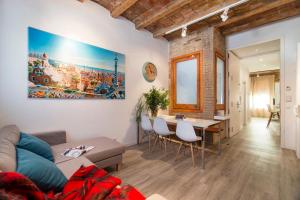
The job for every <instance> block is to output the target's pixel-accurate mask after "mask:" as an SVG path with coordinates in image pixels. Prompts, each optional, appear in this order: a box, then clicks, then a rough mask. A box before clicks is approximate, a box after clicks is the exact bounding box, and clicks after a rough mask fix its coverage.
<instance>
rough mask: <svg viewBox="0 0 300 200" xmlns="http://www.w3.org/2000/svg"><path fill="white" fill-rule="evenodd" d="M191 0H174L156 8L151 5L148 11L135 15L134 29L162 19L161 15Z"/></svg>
mask: <svg viewBox="0 0 300 200" xmlns="http://www.w3.org/2000/svg"><path fill="white" fill-rule="evenodd" d="M192 1H193V0H174V1H171V2H170V3H168V4H167V5H165V6H163V7H162V8H161V9H159V10H157V8H156V7H153V8H152V9H150V10H149V11H147V12H145V13H144V14H143V15H141V16H139V17H137V18H136V19H134V20H133V21H134V22H135V24H136V29H143V28H145V27H147V26H149V25H151V24H153V23H155V22H156V21H158V20H160V19H162V18H163V17H165V16H167V15H169V14H171V13H173V12H174V11H176V10H177V9H179V8H181V7H183V6H185V5H187V4H189V3H191V2H192Z"/></svg>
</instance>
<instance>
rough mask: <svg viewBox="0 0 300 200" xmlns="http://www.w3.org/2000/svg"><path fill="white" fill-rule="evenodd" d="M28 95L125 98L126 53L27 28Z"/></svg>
mask: <svg viewBox="0 0 300 200" xmlns="http://www.w3.org/2000/svg"><path fill="white" fill-rule="evenodd" d="M28 52H29V55H28V56H29V58H28V79H29V81H28V88H29V89H28V97H29V98H54V99H125V55H123V54H120V53H117V52H113V51H109V50H106V49H103V48H100V47H96V46H92V45H89V44H85V43H82V42H78V41H75V40H72V39H68V38H65V37H62V36H59V35H55V34H51V33H48V32H45V31H41V30H38V29H35V28H32V27H29V28H28Z"/></svg>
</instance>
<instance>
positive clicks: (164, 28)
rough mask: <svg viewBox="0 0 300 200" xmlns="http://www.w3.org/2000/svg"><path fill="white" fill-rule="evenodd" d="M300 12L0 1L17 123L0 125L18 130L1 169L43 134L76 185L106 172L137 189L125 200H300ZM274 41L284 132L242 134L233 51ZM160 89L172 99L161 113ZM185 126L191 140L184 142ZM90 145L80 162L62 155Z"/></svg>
mask: <svg viewBox="0 0 300 200" xmlns="http://www.w3.org/2000/svg"><path fill="white" fill-rule="evenodd" d="M299 15H300V3H299V2H298V1H297V0H284V1H283V0H272V1H270V0H261V1H256V0H249V1H246V0H242V1H238V0H223V1H217V0H214V1H209V2H208V1H204V2H202V1H201V2H200V1H197V0H174V1H170V0H164V1H151V0H113V1H110V0H93V1H91V0H25V1H23V0H1V1H0V27H1V29H0V44H1V46H0V99H1V100H0V127H4V126H7V125H16V126H17V128H16V127H10V128H11V129H10V130H9V131H7V130H8V129H5V131H3V130H4V129H2V132H3V136H2V133H0V138H2V137H10V136H11V134H14V135H15V138H14V141H13V144H14V145H13V147H12V149H13V153H12V154H13V158H14V159H15V160H14V161H13V163H14V165H13V166H14V167H13V168H10V170H6V169H7V168H5V167H3V166H2V163H4V162H5V160H0V163H1V164H0V170H1V171H2V174H5V172H7V171H9V172H11V171H14V172H16V171H18V170H17V169H18V167H20V166H18V161H17V160H18V152H19V151H18V149H20V145H21V140H22V138H23V137H25V138H26V136H28V135H29V138H30V136H31V134H35V136H37V137H38V138H40V139H42V140H43V141H46V143H47V144H48V145H50V146H56V148H55V150H53V147H50V149H52V150H51V151H52V153H53V156H54V157H55V155H57V156H58V157H55V158H54V159H55V160H56V161H55V162H56V163H57V167H58V168H59V169H60V170H61V169H62V168H63V169H66V168H68V170H67V171H64V172H62V173H64V176H65V178H66V179H67V180H68V181H70V180H72V179H71V177H72V175H73V173H75V172H76V170H78V169H79V168H80V166H81V165H84V166H85V167H88V166H91V165H93V166H94V165H95V166H97V167H98V168H99V170H100V169H101V168H105V170H106V171H107V172H108V173H109V175H111V176H112V177H117V179H118V181H119V179H120V180H122V184H121V183H120V185H121V186H118V187H120V188H122V187H125V186H126V185H127V184H129V185H131V186H132V191H133V193H134V194H135V195H137V197H135V198H130V197H126V198H123V199H139V198H141V199H143V198H144V199H145V198H148V199H169V200H171V199H219V198H225V199H239V198H247V197H248V198H249V196H250V197H252V199H254V198H257V199H299V198H300V193H299V191H298V189H297V188H299V185H300V161H299V159H298V158H299V157H300V139H299V138H300V128H299V117H297V116H298V114H299V110H300V109H298V107H297V106H298V105H299V104H300V101H299V97H298V96H299V92H298V91H299V86H300V85H299V83H298V81H299V80H300V79H299V71H300V70H299V63H298V61H299V49H297V47H298V46H297V45H298V44H299V43H300V38H299V34H300V28H298V27H300V17H299ZM276 39H279V40H280V47H281V48H280V49H281V50H280V56H281V58H280V60H281V66H280V87H281V88H280V90H281V91H280V99H282V100H281V101H280V105H279V106H280V112H281V113H280V114H281V118H280V124H281V126H280V130H279V132H280V134H279V135H277V136H273V135H268V129H266V128H265V127H256V125H254V124H251V123H250V124H249V125H247V126H246V127H244V128H243V129H242V130H240V131H239V132H238V134H236V136H231V135H230V132H231V128H232V126H233V124H234V122H235V118H234V116H233V115H232V114H231V112H230V111H232V110H233V106H236V104H237V102H235V101H232V100H231V97H230V91H231V88H230V87H229V84H230V81H231V80H232V79H231V78H230V75H229V76H228V74H227V73H229V74H230V73H232V71H230V69H229V68H230V66H227V65H228V57H227V55H228V51H230V50H232V49H238V48H242V47H246V46H250V45H253V44H257V43H262V42H267V41H271V40H276ZM297 52H298V54H297ZM108 59H109V61H108ZM186 61H195V62H196V63H197V64H193V62H186ZM105 65H107V66H105ZM180 67H186V68H188V69H189V70H180ZM117 70H118V71H117ZM218 70H220V71H218ZM180 72H181V73H182V75H180V74H179V73H180ZM195 72H196V73H195ZM218 72H220V73H218ZM41 74H42V77H43V79H41V80H40V79H39V78H37V77H39V76H41ZM45 74H46V75H47V76H44V75H45ZM62 74H63V75H62ZM78 74H79V75H78ZM78 76H79V78H78ZM84 76H85V77H84ZM91 77H92V78H91ZM15 78H16V79H15ZM95 80H96V81H95ZM102 83H103V84H102ZM179 83H180V84H179ZM189 84H192V86H190V85H189ZM237 85H238V84H237ZM153 88H155V91H154V93H155V92H158V93H160V94H161V96H164V95H163V93H164V92H165V91H167V93H166V94H167V95H166V96H164V99H163V103H161V104H160V105H156V107H155V108H154V109H151V102H149V101H151V98H154V97H153V96H151V95H153V93H151V91H152V92H153V90H152V89H153ZM145 94H148V96H147V95H145ZM191 94H192V95H191ZM149 95H150V96H149ZM141 98H142V100H141V101H142V102H140V103H142V104H139V99H141ZM238 98H239V96H237V99H238ZM147 100H148V101H147ZM139 105H140V106H141V107H140V108H141V110H140V111H141V112H138V109H137V108H138V106H139ZM157 108H162V109H159V110H157ZM157 111H158V113H156V112H157ZM156 116H158V118H159V119H162V120H163V122H162V123H166V124H167V127H168V131H169V132H168V133H170V134H169V135H164V134H165V132H163V133H162V134H159V130H160V129H159V128H158V129H157V131H155V130H156V129H155V126H154V124H155V119H156ZM142 117H143V119H146V120H148V119H149V121H151V123H150V127H151V131H150V132H151V133H149V132H148V130H146V129H145V126H144V125H145V124H144V123H143V122H142V119H141V118H142ZM144 117H146V118H144ZM182 119H183V120H182ZM180 121H187V122H191V123H189V125H190V124H192V125H193V126H194V128H195V129H194V130H195V131H192V132H195V133H194V134H197V136H195V137H194V139H195V141H193V142H192V143H190V142H189V141H185V140H184V138H183V139H180V136H179V135H178V136H179V137H177V132H179V131H177V128H178V127H177V128H176V126H175V125H176V124H177V123H178V124H179V122H180ZM147 122H148V121H147ZM157 123H158V121H157ZM207 123H208V124H209V125H207ZM146 124H147V125H149V124H148V123H146ZM174 124H175V125H174ZM178 124H177V125H178ZM271 124H272V122H271ZM6 128H7V127H6ZM153 130H154V131H153ZM0 132H1V131H0ZM4 132H5V133H4ZM256 132H260V133H261V135H263V136H259V135H257V134H256ZM171 133H172V134H171ZM101 137H102V139H101V140H97V139H95V138H98V139H99V138H101ZM103 137H104V138H107V140H106V139H103ZM260 137H263V142H262V141H261V138H260ZM149 138H150V141H149ZM2 139H3V138H2ZM2 139H1V140H2ZM31 139H32V138H31ZM197 139H199V140H201V141H200V142H199V141H197ZM3 140H4V139H3ZM19 140H20V141H19ZM33 140H34V139H33ZM10 142H11V141H10ZM68 143H70V144H68ZM5 144H6V143H5ZM5 144H2V143H1V146H3V145H5ZM65 144H68V145H65ZM15 146H16V147H15ZM89 146H92V147H94V148H93V149H91V150H88V152H85V153H83V155H80V156H79V157H78V158H76V159H74V160H76V162H75V161H74V160H71V162H69V163H67V162H65V161H70V157H66V156H65V155H61V154H63V153H64V151H65V150H70V148H75V147H79V148H85V147H89ZM31 147H32V146H31V145H29V148H30V149H31V150H32V148H31ZM0 148H1V151H0V152H1V153H0V159H5V158H6V157H5V156H6V155H4V154H5V153H3V151H2V147H0ZM24 148H25V147H24ZM149 148H150V149H149ZM180 148H181V149H180ZM21 149H22V148H21ZM21 151H22V150H21ZM177 152H179V153H177ZM37 153H38V152H37ZM30 155H31V154H30ZM59 159H61V160H59ZM77 161H78V162H77ZM29 162H31V161H30V159H29ZM32 162H33V161H32ZM59 163H60V164H61V165H59ZM10 167H11V166H10ZM19 172H20V171H19ZM268 174H269V175H268ZM25 176H26V175H25ZM249 177H250V178H249ZM259 178H261V179H262V180H259ZM118 181H116V182H118ZM1 182H2V181H1ZM118 183H119V182H118ZM35 184H36V183H35ZM67 184H68V182H67ZM66 188H68V187H66ZM9 189H11V188H9V187H8V186H7V188H6V187H5V186H1V188H0V190H1V191H2V193H3V194H7V195H9V194H12V195H14V192H16V191H13V190H12V191H10V190H9ZM125 189H126V187H125ZM114 190H116V188H112V189H111V190H110V192H111V191H114ZM267 191H268V192H267ZM279 191H280V192H279ZM2 193H1V192H0V194H1V195H3V194H2ZM15 195H21V194H15ZM129 196H130V195H129ZM3 197H4V196H3ZM25 198H26V196H25ZM69 198H70V197H69ZM105 198H108V197H107V196H105V197H101V198H100V197H99V198H98V199H105ZM27 199H30V197H28V196H27ZM66 199H67V198H66ZM78 199H80V198H79V197H78ZM82 199H88V197H85V198H82ZM120 199H122V198H120Z"/></svg>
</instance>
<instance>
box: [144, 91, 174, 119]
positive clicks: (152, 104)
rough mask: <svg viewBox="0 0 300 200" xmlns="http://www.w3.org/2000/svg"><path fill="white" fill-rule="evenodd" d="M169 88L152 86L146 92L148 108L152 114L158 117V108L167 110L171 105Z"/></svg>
mask: <svg viewBox="0 0 300 200" xmlns="http://www.w3.org/2000/svg"><path fill="white" fill-rule="evenodd" d="M168 94H169V93H168V90H165V89H157V88H155V87H152V88H151V89H150V90H149V92H147V93H144V97H145V103H146V107H147V110H150V112H151V116H152V117H156V116H157V113H158V110H159V109H162V110H166V109H167V107H168V105H169V98H168Z"/></svg>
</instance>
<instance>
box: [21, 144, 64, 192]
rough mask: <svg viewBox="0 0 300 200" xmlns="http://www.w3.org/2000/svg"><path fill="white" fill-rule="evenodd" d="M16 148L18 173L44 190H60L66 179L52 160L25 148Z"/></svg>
mask: <svg viewBox="0 0 300 200" xmlns="http://www.w3.org/2000/svg"><path fill="white" fill-rule="evenodd" d="M16 150H17V172H18V173H21V174H23V175H24V176H26V177H28V178H29V179H30V180H32V181H33V182H34V183H35V184H36V185H37V186H38V187H39V188H40V189H41V190H43V191H44V192H48V191H55V192H58V191H61V190H62V188H63V186H64V185H65V183H66V182H67V179H66V177H65V176H64V174H63V173H62V172H61V171H60V170H59V169H58V168H57V167H56V165H55V164H54V163H53V162H51V161H49V160H47V159H45V158H43V157H42V156H39V155H37V154H35V153H32V152H30V151H27V150H26V149H21V148H16Z"/></svg>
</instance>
